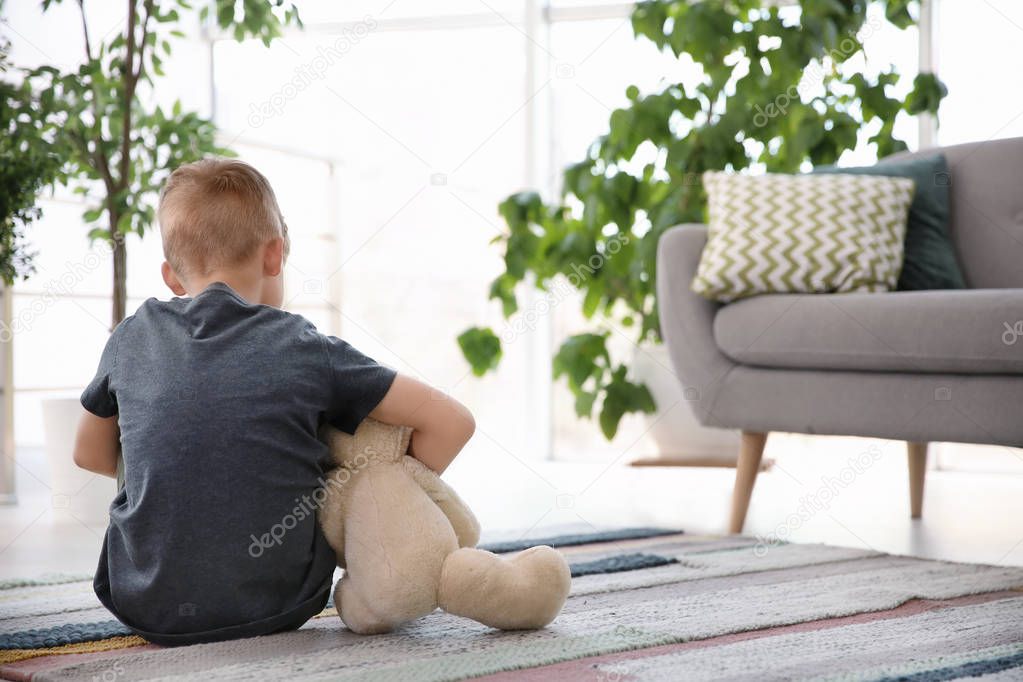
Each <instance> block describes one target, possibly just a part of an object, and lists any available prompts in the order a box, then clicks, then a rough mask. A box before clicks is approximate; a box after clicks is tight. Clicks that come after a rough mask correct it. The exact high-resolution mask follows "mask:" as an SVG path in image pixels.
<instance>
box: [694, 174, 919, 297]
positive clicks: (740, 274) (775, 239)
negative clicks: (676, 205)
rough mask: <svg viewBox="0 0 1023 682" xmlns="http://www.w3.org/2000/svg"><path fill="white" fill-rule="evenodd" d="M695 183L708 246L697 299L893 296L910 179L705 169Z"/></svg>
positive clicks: (911, 185)
mask: <svg viewBox="0 0 1023 682" xmlns="http://www.w3.org/2000/svg"><path fill="white" fill-rule="evenodd" d="M703 185H704V188H706V190H707V212H708V214H709V220H708V221H707V222H708V224H707V232H708V234H707V246H706V247H705V248H704V249H703V254H702V255H701V257H700V264H699V267H698V268H697V271H696V277H695V278H694V279H693V283H692V288H693V291H695V292H696V293H698V294H700V295H701V296H704V297H706V298H709V299H712V300H715V301H720V302H722V303H727V302H729V301H734V300H735V299H738V298H743V297H746V296H753V295H755V294H766V293H777V294H781V293H829V292H844V291H888V290H890V289H894V288H895V283H896V281H897V280H898V278H899V271H900V270H901V269H902V254H903V241H904V240H905V237H906V220H907V215H908V211H909V205H910V202H912V200H913V193H914V190H915V185H914V183H913V181H912V180H910V179H908V178H894V177H887V176H867V175H843V174H836V175H784V174H768V175H760V176H749V175H735V174H732V173H723V172H717V171H708V172H706V173H704V175H703Z"/></svg>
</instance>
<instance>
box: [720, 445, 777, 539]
mask: <svg viewBox="0 0 1023 682" xmlns="http://www.w3.org/2000/svg"><path fill="white" fill-rule="evenodd" d="M765 445H767V434H766V433H753V432H750V431H743V432H742V443H741V444H740V445H739V461H738V462H737V463H736V467H735V490H734V491H733V492H732V518H731V520H730V521H729V524H728V532H729V533H741V532H742V526H743V524H744V523H745V522H746V510H747V509H749V500H750V497H751V496H752V495H753V484H754V483H756V482H757V472H759V471H760V459H761V458H762V457H763V455H764V446H765Z"/></svg>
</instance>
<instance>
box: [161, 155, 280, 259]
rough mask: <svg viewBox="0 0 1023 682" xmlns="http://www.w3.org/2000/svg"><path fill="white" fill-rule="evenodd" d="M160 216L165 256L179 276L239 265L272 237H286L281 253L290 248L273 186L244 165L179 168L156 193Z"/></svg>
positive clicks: (220, 162)
mask: <svg viewBox="0 0 1023 682" xmlns="http://www.w3.org/2000/svg"><path fill="white" fill-rule="evenodd" d="M158 216H159V221H160V234H161V236H162V237H163V254H164V258H166V259H167V262H168V263H170V266H171V268H173V270H174V272H176V273H177V274H178V275H179V276H181V277H185V276H190V275H206V274H209V273H211V272H213V271H214V270H215V269H216V268H219V267H230V266H232V265H237V264H239V263H242V262H244V261H245V260H246V259H248V258H250V257H251V256H252V255H253V254H254V253H255V252H256V249H257V248H259V246H260V245H262V244H265V243H266V242H268V241H270V240H272V239H278V238H283V239H284V252H285V254H287V252H288V249H289V246H290V242H289V239H288V226H287V225H286V224H285V223H284V218H283V216H282V215H281V209H280V207H279V206H278V205H277V197H275V196H274V191H273V188H271V187H270V183H269V182H268V181H267V179H266V178H265V177H264V176H263V174H262V173H260V172H259V171H257V170H256V169H255V168H253V167H252V166H250V165H249V164H247V163H245V162H244V161H237V160H235V159H216V158H211V159H203V160H201V161H196V162H194V163H189V164H186V165H184V166H180V167H179V168H177V170H175V171H174V172H173V173H171V175H170V177H169V178H167V182H166V183H164V186H163V189H162V190H161V191H160V207H159V210H158Z"/></svg>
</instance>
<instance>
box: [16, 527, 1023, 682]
mask: <svg viewBox="0 0 1023 682" xmlns="http://www.w3.org/2000/svg"><path fill="white" fill-rule="evenodd" d="M542 539H543V540H544V541H546V542H547V543H549V544H553V545H556V546H559V548H560V550H561V551H562V552H563V553H564V554H565V556H566V558H568V560H569V563H570V564H571V566H572V573H573V584H572V594H571V597H570V598H569V601H568V603H567V605H566V607H565V610H564V612H563V613H562V615H561V616H560V617H559V618H558V620H556V621H555V622H554V624H553V625H551V626H550V627H548V628H547V629H545V630H542V631H539V632H508V633H503V632H497V631H494V630H490V629H488V628H485V627H483V626H481V625H478V624H476V623H473V622H471V621H467V620H463V619H460V618H455V617H453V616H449V615H447V614H444V613H440V612H437V613H435V614H433V615H431V616H428V617H426V618H423V619H421V620H419V621H417V622H415V623H412V624H409V625H407V626H406V627H405V628H403V629H402V630H401V631H399V632H396V633H393V634H390V635H383V636H374V637H361V636H358V635H354V634H352V633H350V632H348V631H347V630H345V629H344V627H343V626H342V625H341V623H340V621H339V620H338V618H337V615H336V613H335V612H334V610H333V609H332V608H328V609H327V610H326V611H324V613H322V614H321V615H320V616H318V617H317V618H314V619H313V620H311V621H310V622H309V623H307V624H306V625H305V626H304V627H303V628H302V629H301V630H298V631H296V632H290V633H284V634H279V635H271V636H267V637H257V638H252V639H246V640H237V641H232V642H220V643H215V644H203V645H196V646H189V647H179V648H162V647H157V646H154V645H150V644H147V643H145V642H144V641H142V640H141V639H139V638H138V637H135V636H132V635H130V633H128V632H127V631H125V630H123V628H121V626H120V625H119V624H118V623H117V622H116V621H114V620H112V619H111V617H110V615H109V614H108V613H107V612H106V611H105V610H104V609H103V608H102V607H101V606H100V605H99V603H98V602H97V601H96V598H95V597H94V596H93V594H92V589H91V582H90V581H88V580H87V579H83V578H82V577H81V576H79V577H77V578H76V577H64V578H51V579H48V580H43V581H31V580H25V581H10V582H7V583H2V584H0V677H3V678H4V679H10V680H33V681H37V682H42V681H44V680H78V679H95V680H116V681H118V682H120V681H124V682H127V681H128V680H156V679H159V680H185V679H204V680H236V679H301V680H371V679H381V680H417V681H418V680H457V679H464V678H467V677H478V678H483V679H488V680H513V679H514V680H518V679H522V680H535V681H537V682H538V681H540V680H549V679H556V680H605V681H607V682H625V681H628V680H680V679H685V680H704V679H707V680H711V679H729V680H742V679H750V680H754V679H755V680H774V679H777V680H785V679H805V678H814V679H836V680H839V679H841V680H896V679H898V680H915V681H919V682H936V681H938V680H954V679H966V678H983V679H984V680H988V681H992V682H999V681H1003V680H1020V679H1023V568H1010V567H995V566H979V565H970V564H954V563H946V562H937V561H925V560H920V559H913V558H908V557H898V556H890V555H886V554H881V553H878V552H872V551H868V550H860V549H846V548H839V547H828V546H823V545H789V544H782V545H776V546H770V547H765V546H763V545H758V544H757V542H756V540H753V539H749V538H738V537H727V538H720V537H708V536H693V535H683V534H681V533H677V532H674V531H666V530H659V529H628V530H623V531H615V532H612V533H595V534H574V535H571V536H554V537H546V538H542ZM492 548H493V549H495V550H499V551H516V550H517V549H519V548H520V544H518V543H515V542H506V543H500V544H495V545H493V546H492Z"/></svg>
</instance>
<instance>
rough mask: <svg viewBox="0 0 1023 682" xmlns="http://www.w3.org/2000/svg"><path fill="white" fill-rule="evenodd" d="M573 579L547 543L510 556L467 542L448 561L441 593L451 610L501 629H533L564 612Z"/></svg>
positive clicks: (445, 603) (565, 565) (438, 594)
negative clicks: (468, 545)
mask: <svg viewBox="0 0 1023 682" xmlns="http://www.w3.org/2000/svg"><path fill="white" fill-rule="evenodd" d="M571 582H572V577H571V574H570V572H569V568H568V564H567V563H566V562H565V559H564V557H562V556H561V554H559V553H558V552H557V551H555V550H554V549H551V548H550V547H547V546H539V547H531V548H529V549H527V550H525V551H522V552H519V553H518V554H516V555H514V556H512V557H510V558H507V559H505V558H503V557H501V556H498V555H497V554H493V553H492V552H487V551H484V550H481V549H473V548H469V547H463V548H461V549H458V550H456V551H454V552H453V553H451V554H450V555H449V556H448V557H447V559H446V560H445V561H444V569H443V571H442V572H441V582H440V588H439V589H438V591H437V598H438V601H439V602H440V607H441V608H442V609H444V610H445V611H447V612H448V613H453V614H455V615H458V616H465V617H467V618H472V619H473V620H476V621H479V622H480V623H483V624H484V625H489V626H490V627H494V628H499V629H501V630H533V629H538V628H542V627H544V626H546V625H547V624H549V623H550V622H551V621H552V620H554V618H555V617H556V616H557V615H558V613H560V612H561V607H562V606H564V604H565V600H566V599H567V598H568V591H569V589H570V587H571Z"/></svg>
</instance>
